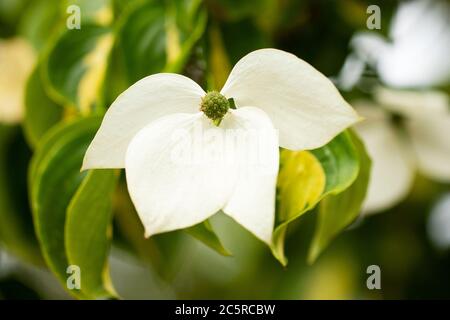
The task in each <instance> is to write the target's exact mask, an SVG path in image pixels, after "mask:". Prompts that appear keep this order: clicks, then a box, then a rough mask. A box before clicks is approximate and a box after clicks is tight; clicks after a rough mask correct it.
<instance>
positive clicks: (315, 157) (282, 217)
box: [271, 132, 359, 265]
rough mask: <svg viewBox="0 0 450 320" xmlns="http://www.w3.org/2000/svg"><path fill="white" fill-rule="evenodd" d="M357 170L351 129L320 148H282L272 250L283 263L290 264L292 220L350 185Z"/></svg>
mask: <svg viewBox="0 0 450 320" xmlns="http://www.w3.org/2000/svg"><path fill="white" fill-rule="evenodd" d="M358 171H359V159H358V153H357V150H356V148H355V145H354V143H353V141H352V137H351V135H350V133H349V132H343V133H341V134H340V135H338V136H337V137H335V138H334V139H333V140H332V141H331V142H329V143H328V144H327V145H325V146H323V147H321V148H319V149H315V150H311V151H289V150H282V151H281V158H280V172H279V175H278V182H277V208H276V226H275V230H274V234H273V239H272V246H271V249H272V253H273V254H274V256H275V257H276V258H277V259H278V260H279V261H280V262H281V263H282V264H283V265H286V264H287V259H286V257H285V255H284V240H285V237H286V231H287V227H288V225H289V223H290V222H292V221H293V220H295V219H297V218H299V217H300V216H301V215H302V214H304V213H305V212H307V211H309V210H311V209H313V208H314V207H315V206H316V205H317V203H318V202H319V201H320V200H322V199H323V198H324V197H325V196H326V195H328V194H336V193H339V192H341V191H342V190H345V189H346V188H348V187H349V186H350V185H351V184H352V183H353V181H355V179H356V177H357V175H358Z"/></svg>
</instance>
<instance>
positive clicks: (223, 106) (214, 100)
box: [200, 91, 230, 125]
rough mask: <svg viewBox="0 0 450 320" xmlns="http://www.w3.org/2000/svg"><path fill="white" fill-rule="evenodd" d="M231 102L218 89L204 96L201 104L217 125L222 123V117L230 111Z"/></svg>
mask: <svg viewBox="0 0 450 320" xmlns="http://www.w3.org/2000/svg"><path fill="white" fill-rule="evenodd" d="M229 108H230V102H229V101H228V100H227V98H225V97H224V96H223V95H221V94H220V93H219V92H217V91H211V92H208V93H207V94H206V95H205V96H204V97H203V98H202V103H201V105H200V111H202V112H203V113H204V114H205V115H206V116H207V117H208V118H209V119H211V120H212V121H213V122H214V123H215V124H216V125H219V124H220V121H222V118H223V117H224V116H225V114H226V113H227V112H228V109H229Z"/></svg>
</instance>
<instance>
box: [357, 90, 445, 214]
mask: <svg viewBox="0 0 450 320" xmlns="http://www.w3.org/2000/svg"><path fill="white" fill-rule="evenodd" d="M375 98H376V101H377V103H376V104H374V103H370V102H367V101H359V102H354V103H353V105H354V106H355V108H356V110H357V111H358V112H359V113H360V114H361V115H363V116H364V117H365V118H366V121H364V122H363V123H360V124H358V125H357V126H356V127H355V128H356V130H357V132H358V133H359V134H360V135H361V137H362V139H363V141H364V142H365V145H366V147H367V151H368V153H369V155H370V156H371V158H372V173H371V180H370V184H369V189H368V194H367V197H366V200H365V203H364V209H365V211H366V212H368V213H372V212H378V211H382V210H385V209H387V208H389V207H392V206H393V205H395V204H397V203H398V202H399V201H401V200H402V199H404V198H405V197H406V196H407V195H408V193H409V190H410V188H411V186H412V183H413V179H414V175H415V172H416V170H418V171H419V172H421V173H422V174H423V175H425V176H427V177H429V178H431V179H434V180H436V181H441V182H450V139H449V138H448V137H449V136H450V103H449V98H448V96H447V95H446V94H444V93H442V92H439V91H431V90H428V91H422V92H419V91H410V90H396V89H388V88H383V87H380V88H377V90H376V91H375ZM388 111H389V112H393V113H395V114H399V115H401V116H403V118H404V120H403V125H404V134H401V132H400V131H399V130H398V128H396V126H394V124H393V123H392V122H391V121H390V117H389V112H388Z"/></svg>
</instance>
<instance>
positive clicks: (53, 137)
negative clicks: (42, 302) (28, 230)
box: [28, 117, 101, 295]
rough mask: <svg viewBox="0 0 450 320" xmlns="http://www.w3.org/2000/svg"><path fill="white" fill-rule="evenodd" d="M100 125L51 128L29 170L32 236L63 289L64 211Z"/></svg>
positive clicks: (91, 121) (86, 122)
mask: <svg viewBox="0 0 450 320" xmlns="http://www.w3.org/2000/svg"><path fill="white" fill-rule="evenodd" d="M100 123H101V118H98V117H91V118H83V119H80V120H76V121H74V122H71V123H68V124H66V123H61V124H59V125H57V126H55V127H54V128H52V129H51V130H50V131H49V132H48V133H47V134H46V136H45V137H44V138H43V140H42V142H41V143H40V145H39V147H38V149H37V151H36V153H35V154H34V156H33V159H32V162H31V165H30V168H29V175H28V181H29V188H30V195H31V196H30V197H31V204H32V209H33V217H34V225H35V229H36V234H37V236H38V239H39V242H40V245H41V250H42V252H43V255H44V258H45V260H46V262H47V265H48V266H49V268H50V269H51V270H52V271H53V273H55V275H56V276H57V278H58V279H59V280H60V281H61V282H62V283H63V286H64V287H65V284H66V278H67V274H66V269H67V267H68V266H69V265H70V264H69V261H68V259H67V255H66V251H65V242H64V239H65V236H64V228H65V223H66V210H67V207H68V206H69V203H70V201H71V199H72V197H73V196H74V195H75V193H76V192H77V190H78V188H79V186H80V184H81V182H82V180H83V178H84V177H85V175H86V173H80V168H81V164H82V160H83V157H84V153H85V151H86V149H87V147H88V145H89V143H90V142H91V140H92V139H93V137H94V134H95V132H96V131H97V129H98V128H99V126H100ZM71 293H73V294H75V295H77V292H74V291H71Z"/></svg>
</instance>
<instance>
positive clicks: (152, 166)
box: [83, 49, 359, 243]
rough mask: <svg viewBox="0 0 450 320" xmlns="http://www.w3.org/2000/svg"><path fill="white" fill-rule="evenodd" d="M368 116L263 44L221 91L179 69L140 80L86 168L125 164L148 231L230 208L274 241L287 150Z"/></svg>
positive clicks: (104, 128) (314, 143) (312, 72)
mask: <svg viewBox="0 0 450 320" xmlns="http://www.w3.org/2000/svg"><path fill="white" fill-rule="evenodd" d="M227 99H233V100H234V103H235V106H236V107H237V108H236V109H233V107H232V106H231V107H230V105H229V102H228V100H227ZM200 109H201V111H200ZM207 115H208V116H207ZM358 120H359V118H358V116H357V114H356V113H355V111H354V110H353V109H352V108H351V107H350V106H349V105H348V104H347V103H346V102H345V101H344V99H343V98H342V97H341V95H340V94H339V92H338V91H337V89H336V88H335V87H334V85H333V84H332V83H331V82H330V81H329V80H328V79H327V78H326V77H325V76H324V75H322V74H321V73H320V72H318V71H317V70H316V69H314V68H313V67H312V66H310V65H309V64H307V63H306V62H304V61H303V60H301V59H299V58H297V57H296V56H294V55H292V54H289V53H287V52H284V51H280V50H275V49H262V50H257V51H254V52H251V53H250V54H248V55H247V56H245V57H244V58H242V59H241V60H240V61H239V62H238V63H237V64H236V65H235V67H234V68H233V70H232V71H231V74H230V76H229V78H228V80H227V82H226V83H225V85H224V87H223V88H222V90H221V91H220V94H219V93H217V92H214V93H208V94H207V93H205V92H204V91H203V90H202V88H201V87H200V86H199V85H197V84H196V83H195V82H194V81H192V80H190V79H189V78H186V77H184V76H182V75H178V74H167V73H162V74H155V75H151V76H149V77H146V78H144V79H142V80H140V81H138V82H137V83H135V84H134V85H132V86H131V87H130V88H128V89H127V90H126V91H125V92H123V93H122V94H121V95H120V96H119V97H118V98H117V99H116V101H115V102H114V103H113V104H112V105H111V107H110V108H109V109H108V111H107V113H106V115H105V117H104V120H103V123H102V125H101V127H100V129H99V130H98V132H97V134H96V136H95V138H94V140H93V141H92V143H91V145H90V146H89V148H88V150H87V152H86V156H85V159H84V164H83V169H92V168H125V171H126V176H127V183H128V189H129V192H130V195H131V198H132V200H133V203H134V205H135V207H136V209H137V212H138V214H139V216H140V218H141V220H142V222H143V224H144V227H145V230H146V236H150V235H153V234H157V233H161V232H166V231H171V230H176V229H181V228H186V227H190V226H192V225H195V224H197V223H200V222H202V221H203V220H205V219H207V218H209V217H210V216H212V215H213V214H214V213H216V212H217V211H220V210H222V211H223V212H225V214H227V215H229V216H231V217H232V218H233V219H235V220H236V221H237V222H238V223H240V224H241V225H242V226H244V227H245V228H246V229H248V230H249V231H250V232H252V233H253V234H254V235H255V236H256V237H258V238H259V239H261V240H262V241H264V242H266V243H270V242H271V237H272V230H273V226H274V216H275V189H276V187H275V186H276V179H277V174H278V165H279V150H278V148H279V146H281V147H283V148H288V149H292V150H304V149H313V148H317V147H320V146H323V145H324V144H326V143H327V142H329V141H330V140H331V139H332V138H333V137H334V136H336V135H337V134H338V133H340V132H341V131H343V130H344V129H345V128H347V127H349V126H350V125H352V124H353V123H355V122H356V121H358ZM277 133H278V134H277Z"/></svg>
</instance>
